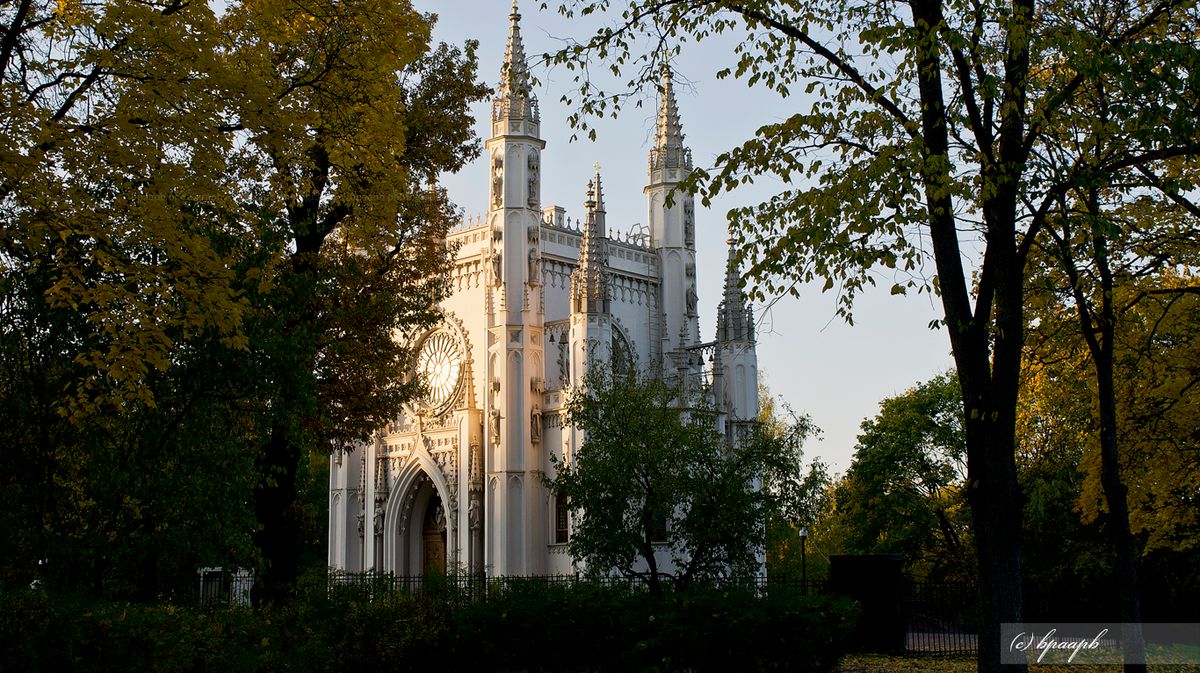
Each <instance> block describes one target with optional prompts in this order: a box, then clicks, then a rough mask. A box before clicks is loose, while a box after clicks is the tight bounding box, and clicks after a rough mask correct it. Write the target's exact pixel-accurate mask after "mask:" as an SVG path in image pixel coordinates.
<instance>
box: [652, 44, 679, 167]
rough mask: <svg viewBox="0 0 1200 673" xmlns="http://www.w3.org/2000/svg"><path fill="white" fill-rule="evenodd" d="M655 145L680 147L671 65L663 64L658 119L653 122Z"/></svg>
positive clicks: (677, 111) (677, 107) (677, 109)
mask: <svg viewBox="0 0 1200 673" xmlns="http://www.w3.org/2000/svg"><path fill="white" fill-rule="evenodd" d="M654 145H655V147H682V146H683V126H682V124H680V122H679V106H678V105H677V104H676V102H675V89H674V87H673V86H672V85H671V67H670V66H669V65H667V64H663V68H662V92H661V93H660V94H659V99H658V121H657V122H656V124H655V133H654Z"/></svg>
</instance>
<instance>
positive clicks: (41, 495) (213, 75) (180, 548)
mask: <svg viewBox="0 0 1200 673" xmlns="http://www.w3.org/2000/svg"><path fill="white" fill-rule="evenodd" d="M221 8H222V10H223V11H222V13H221V14H220V16H218V15H217V14H216V13H215V11H214V6H210V5H209V4H207V3H187V2H176V1H174V0H163V1H161V2H131V1H128V0H110V1H107V2H100V3H80V2H74V1H73V0H67V1H64V2H44V1H42V0H20V1H19V2H16V3H9V4H7V5H5V6H4V7H3V8H0V13H2V16H3V17H4V21H3V24H4V25H3V30H2V34H0V37H2V39H0V74H2V77H0V113H2V114H3V117H4V118H5V119H6V120H9V121H11V123H7V124H5V125H4V126H3V128H0V233H2V235H0V293H2V296H0V339H2V341H0V359H2V360H3V362H2V364H0V378H2V380H0V392H2V393H3V405H4V411H5V412H6V416H5V418H9V417H10V415H9V414H10V413H11V418H13V419H14V422H13V423H12V424H11V425H8V426H7V427H5V428H2V429H0V432H2V433H4V436H3V439H4V440H6V442H7V445H8V446H9V447H10V448H11V451H10V452H8V453H6V455H5V458H4V459H3V463H0V467H2V468H4V469H3V470H2V471H3V473H4V476H3V477H0V479H2V480H3V482H2V483H3V486H4V496H3V498H4V502H3V504H5V505H10V506H11V507H6V509H5V512H4V514H3V515H0V516H4V517H5V519H4V523H5V524H11V525H9V526H7V528H6V529H11V530H15V531H17V532H16V533H15V534H14V535H13V538H14V539H15V540H16V542H17V543H16V544H15V545H14V546H13V548H12V550H11V553H10V551H9V550H7V549H6V550H5V551H4V552H3V553H0V567H2V569H0V577H13V578H16V579H18V580H19V581H20V582H27V581H28V579H29V578H30V576H31V574H32V572H33V569H34V568H35V563H36V561H37V560H38V559H50V564H49V566H48V567H49V572H51V573H56V575H55V576H54V577H49V578H47V579H53V580H56V581H60V582H61V583H62V584H63V585H67V586H71V587H76V588H84V587H86V588H88V589H89V590H92V591H95V592H97V593H107V594H110V595H130V594H137V595H138V596H140V597H142V598H153V597H154V596H155V595H156V594H157V593H158V589H159V588H160V587H159V586H158V585H159V584H162V585H164V586H166V585H169V584H171V582H168V581H163V582H159V581H158V577H159V575H169V574H172V573H182V574H183V575H185V576H186V575H191V573H192V572H194V568H195V566H196V565H198V564H199V565H211V564H234V563H236V564H241V565H249V564H253V565H255V566H256V567H257V568H258V570H259V577H260V579H261V580H263V581H262V583H261V585H262V586H263V587H264V588H265V589H266V590H267V593H268V594H270V595H272V596H276V597H283V596H285V595H286V593H287V591H288V589H289V588H290V586H291V584H292V583H293V582H294V580H295V576H296V575H297V571H296V568H295V564H296V562H297V561H296V558H297V556H298V554H299V552H298V545H299V540H300V538H301V536H302V535H303V536H310V535H312V534H314V533H316V532H318V531H316V530H313V528H312V527H311V526H309V525H308V522H309V521H311V520H312V518H313V517H312V516H311V512H305V511H304V506H303V503H302V501H301V500H302V498H301V497H300V494H301V493H302V491H303V489H304V488H305V487H306V486H307V484H308V483H310V482H309V480H308V475H307V474H306V469H305V467H306V466H305V465H304V463H305V461H307V459H308V458H309V457H310V456H312V455H314V454H316V455H322V454H327V453H328V451H329V450H330V449H331V448H336V447H340V446H344V445H346V444H348V443H352V442H355V441H359V440H361V439H363V438H364V437H365V436H367V435H368V434H369V433H370V432H371V431H372V430H373V429H374V428H376V427H378V426H379V425H380V424H381V423H383V422H384V420H385V419H387V418H391V417H394V415H395V413H396V411H397V409H398V408H399V405H400V404H401V403H402V402H403V401H405V400H407V399H409V398H411V397H412V396H413V395H414V394H415V393H416V392H417V385H418V384H417V382H415V381H414V380H411V379H408V378H405V377H400V376H396V375H395V372H396V371H398V370H400V369H401V368H402V366H403V365H404V363H405V362H407V360H408V358H409V356H410V355H411V354H410V353H408V352H407V351H406V350H405V347H404V345H403V343H402V342H401V341H400V340H397V339H396V338H395V336H396V334H397V333H399V332H401V331H403V330H404V329H410V328H414V327H418V326H420V325H424V324H428V323H429V322H430V321H432V320H434V319H435V318H436V316H435V314H434V312H433V307H434V306H436V304H437V302H438V301H439V300H440V299H441V298H442V297H443V296H445V293H446V292H447V289H448V287H447V276H446V274H447V270H448V267H449V260H450V258H451V256H452V253H453V251H451V250H449V249H448V248H447V246H445V245H444V243H443V241H444V238H445V233H446V231H447V229H448V227H449V226H450V224H451V222H452V221H453V220H454V219H455V212H454V208H453V206H452V205H451V204H450V203H449V202H448V200H447V198H446V195H445V193H444V192H443V191H441V190H440V189H438V188H437V187H436V180H437V177H438V175H439V174H440V173H441V172H442V171H452V170H456V169H458V168H460V167H461V166H462V165H463V164H464V163H465V162H466V161H467V160H469V159H470V158H471V157H472V156H474V154H475V153H477V152H478V141H477V138H476V137H475V135H474V132H473V124H474V119H473V117H472V116H471V114H470V110H469V105H470V103H471V102H473V101H475V100H479V99H480V98H481V97H482V96H483V95H484V93H485V91H486V89H485V88H484V87H483V86H481V85H479V84H478V83H477V82H476V81H475V70H476V59H475V54H474V45H473V44H472V43H468V44H467V45H466V46H465V48H455V47H449V46H446V45H434V44H432V43H431V40H430V31H431V27H432V21H433V18H432V17H431V16H427V15H424V14H421V13H419V12H417V11H415V10H414V9H413V8H412V6H411V4H410V3H407V2H400V3H396V2H391V1H390V0H389V1H386V2H385V1H381V0H353V1H351V2H317V3H307V4H303V5H301V4H297V3H295V2H292V1H291V0H266V1H264V2H257V1H256V2H244V3H237V2H235V3H231V4H228V5H227V6H226V5H222V6H221ZM10 468H11V469H10ZM252 533H253V534H254V540H253V542H254V543H255V545H256V546H257V548H258V550H257V554H254V553H252V552H251V551H250V549H249V547H250V539H249V538H250V535H251V534H252ZM277 578H278V581H276V579H277ZM164 580H165V577H164ZM131 585H137V586H136V588H130V586H131Z"/></svg>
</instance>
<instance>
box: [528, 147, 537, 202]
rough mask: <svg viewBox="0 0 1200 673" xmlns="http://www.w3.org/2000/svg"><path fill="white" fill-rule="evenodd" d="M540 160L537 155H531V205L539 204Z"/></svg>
mask: <svg viewBox="0 0 1200 673" xmlns="http://www.w3.org/2000/svg"><path fill="white" fill-rule="evenodd" d="M537 182H538V162H537V156H536V155H533V154H530V155H529V205H531V206H536V205H537V202H538V201H537Z"/></svg>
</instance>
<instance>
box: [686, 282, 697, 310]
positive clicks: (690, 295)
mask: <svg viewBox="0 0 1200 673" xmlns="http://www.w3.org/2000/svg"><path fill="white" fill-rule="evenodd" d="M697 300H698V297H696V286H695V285H689V286H688V291H687V314H688V315H689V316H693V315H697V313H696V301H697Z"/></svg>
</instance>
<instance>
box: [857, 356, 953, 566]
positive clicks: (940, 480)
mask: <svg viewBox="0 0 1200 673" xmlns="http://www.w3.org/2000/svg"><path fill="white" fill-rule="evenodd" d="M879 407H880V408H879V413H878V414H877V415H876V416H875V418H872V419H866V420H864V421H863V422H862V432H861V433H860V434H859V435H858V444H857V445H856V446H855V448H854V460H853V461H852V462H851V464H850V469H849V470H847V472H846V475H845V477H844V478H843V479H842V480H841V482H840V483H839V484H838V485H837V487H836V489H835V491H834V511H835V513H836V514H835V516H836V518H837V519H839V522H838V523H839V524H840V526H841V527H842V530H843V535H842V542H843V544H844V545H845V548H846V551H849V552H851V553H859V554H870V553H899V554H901V555H902V556H903V557H904V560H905V566H906V569H907V570H908V571H909V572H912V573H914V574H918V575H922V576H927V577H929V578H930V579H935V580H936V579H947V578H953V579H959V580H961V579H968V578H973V576H974V573H973V572H972V564H971V563H970V559H971V557H972V543H971V535H970V534H969V532H968V530H967V513H966V507H965V502H964V498H963V492H962V489H963V485H964V483H965V477H966V475H965V465H964V464H963V459H964V453H965V448H966V447H965V442H964V441H963V418H962V407H961V405H960V404H959V393H958V382H957V381H955V380H954V376H953V375H951V374H943V375H941V376H938V377H936V378H934V379H932V380H930V381H926V382H922V383H919V384H917V385H916V386H914V387H912V388H910V389H909V390H907V391H905V392H904V393H903V394H901V395H897V396H894V397H889V398H887V399H884V400H883V401H882V402H881V403H880V405H879Z"/></svg>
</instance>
